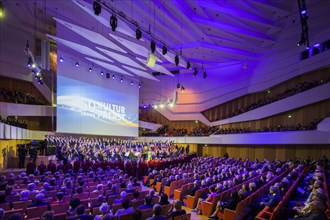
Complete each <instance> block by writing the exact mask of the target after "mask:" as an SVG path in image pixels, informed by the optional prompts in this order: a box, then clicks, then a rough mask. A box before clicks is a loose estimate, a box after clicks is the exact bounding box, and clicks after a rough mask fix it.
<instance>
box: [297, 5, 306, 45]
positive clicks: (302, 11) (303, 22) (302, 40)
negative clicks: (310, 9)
mask: <svg viewBox="0 0 330 220" xmlns="http://www.w3.org/2000/svg"><path fill="white" fill-rule="evenodd" d="M298 6H299V16H300V25H301V37H300V40H299V42H298V44H297V45H298V46H301V45H303V44H304V45H306V49H309V37H308V31H309V28H308V25H307V20H308V16H307V9H306V2H305V0H298Z"/></svg>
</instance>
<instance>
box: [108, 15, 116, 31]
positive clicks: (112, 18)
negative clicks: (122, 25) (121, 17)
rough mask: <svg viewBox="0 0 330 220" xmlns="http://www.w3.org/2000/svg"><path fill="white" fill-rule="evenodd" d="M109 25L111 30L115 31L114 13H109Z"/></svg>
mask: <svg viewBox="0 0 330 220" xmlns="http://www.w3.org/2000/svg"><path fill="white" fill-rule="evenodd" d="M110 26H111V30H112V31H115V30H116V28H117V18H116V16H114V15H111V17H110Z"/></svg>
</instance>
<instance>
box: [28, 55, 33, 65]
mask: <svg viewBox="0 0 330 220" xmlns="http://www.w3.org/2000/svg"><path fill="white" fill-rule="evenodd" d="M32 64H33V61H32V58H31V57H29V60H28V63H27V66H28V67H31V66H32Z"/></svg>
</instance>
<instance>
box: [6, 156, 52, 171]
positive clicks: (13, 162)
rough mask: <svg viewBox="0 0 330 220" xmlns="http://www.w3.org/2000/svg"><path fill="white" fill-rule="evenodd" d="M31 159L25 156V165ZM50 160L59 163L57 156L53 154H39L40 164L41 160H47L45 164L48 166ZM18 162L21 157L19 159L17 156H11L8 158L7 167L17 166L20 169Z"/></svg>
mask: <svg viewBox="0 0 330 220" xmlns="http://www.w3.org/2000/svg"><path fill="white" fill-rule="evenodd" d="M29 160H30V157H29V156H27V157H26V158H25V165H24V167H26V164H27V163H28V162H29ZM49 160H53V162H54V163H55V164H57V159H56V156H55V155H51V156H38V157H37V161H36V164H37V166H38V165H39V164H40V161H44V162H45V165H46V166H47V165H48V164H49ZM18 162H19V159H18V157H17V156H15V157H10V158H9V159H8V162H7V169H10V168H16V169H18Z"/></svg>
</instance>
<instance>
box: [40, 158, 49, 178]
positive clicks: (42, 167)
mask: <svg viewBox="0 0 330 220" xmlns="http://www.w3.org/2000/svg"><path fill="white" fill-rule="evenodd" d="M38 170H39V173H40V175H43V174H44V173H45V172H46V170H47V166H46V165H45V162H44V161H43V160H42V161H40V164H39V166H38Z"/></svg>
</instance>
